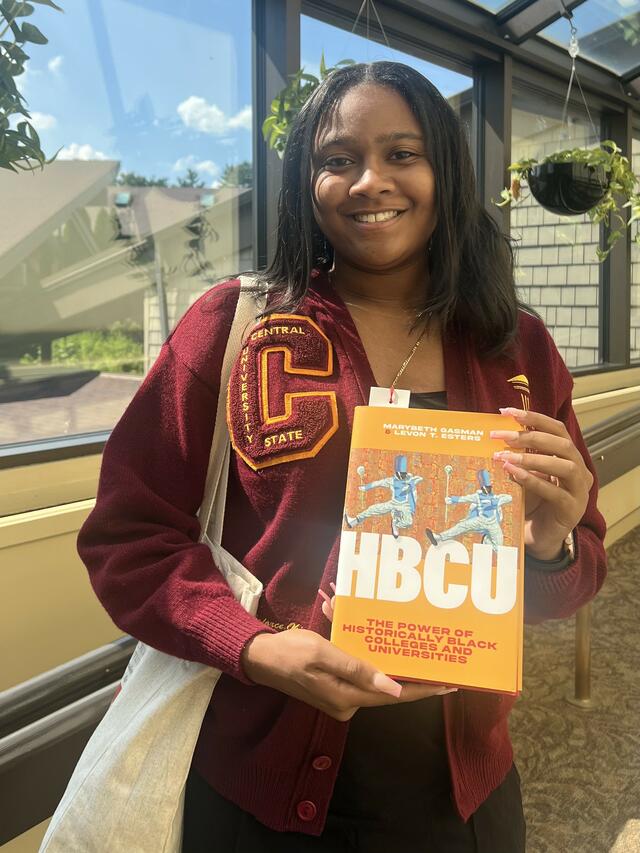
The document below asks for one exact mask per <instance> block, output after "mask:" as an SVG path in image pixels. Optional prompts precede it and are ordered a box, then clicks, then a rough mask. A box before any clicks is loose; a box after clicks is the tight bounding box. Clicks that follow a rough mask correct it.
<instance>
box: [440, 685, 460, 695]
mask: <svg viewBox="0 0 640 853" xmlns="http://www.w3.org/2000/svg"><path fill="white" fill-rule="evenodd" d="M458 690H459V688H458V687H447V689H446V690H441V691H440V696H444V695H445V693H457V692H458Z"/></svg>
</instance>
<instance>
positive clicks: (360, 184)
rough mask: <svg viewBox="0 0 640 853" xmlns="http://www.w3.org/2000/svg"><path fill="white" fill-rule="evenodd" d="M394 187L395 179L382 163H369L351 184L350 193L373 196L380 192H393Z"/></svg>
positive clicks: (353, 195)
mask: <svg viewBox="0 0 640 853" xmlns="http://www.w3.org/2000/svg"><path fill="white" fill-rule="evenodd" d="M393 189H394V183H393V180H392V178H391V176H390V175H389V174H388V173H387V172H386V170H385V169H384V168H383V166H382V164H380V165H378V164H375V163H369V164H368V165H364V166H363V168H362V171H361V172H360V174H359V175H358V177H357V178H356V180H355V181H354V182H353V183H352V184H351V187H350V188H349V195H350V196H352V197H356V196H360V195H364V196H367V197H373V196H376V195H380V193H384V192H391V191H392V190H393Z"/></svg>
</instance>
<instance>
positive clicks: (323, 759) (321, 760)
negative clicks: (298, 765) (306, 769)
mask: <svg viewBox="0 0 640 853" xmlns="http://www.w3.org/2000/svg"><path fill="white" fill-rule="evenodd" d="M332 764H333V761H332V760H331V759H330V758H329V756H328V755H318V756H317V757H316V758H314V759H313V761H312V763H311V766H312V767H313V769H314V770H328V769H329V768H330V767H331V765H332Z"/></svg>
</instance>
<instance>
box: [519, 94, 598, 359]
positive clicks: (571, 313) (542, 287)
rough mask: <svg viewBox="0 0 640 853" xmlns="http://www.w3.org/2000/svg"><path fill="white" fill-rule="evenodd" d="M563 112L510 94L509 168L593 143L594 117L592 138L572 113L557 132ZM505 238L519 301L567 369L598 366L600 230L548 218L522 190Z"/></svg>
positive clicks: (579, 221)
mask: <svg viewBox="0 0 640 853" xmlns="http://www.w3.org/2000/svg"><path fill="white" fill-rule="evenodd" d="M562 106H563V105H562V102H557V103H556V102H554V101H553V100H552V99H551V98H543V97H542V96H541V95H539V94H537V93H533V92H529V91H526V90H524V89H523V88H518V89H517V90H514V95H513V115H512V152H511V158H512V160H513V161H514V162H515V161H516V160H521V159H523V158H525V157H526V158H528V157H535V158H536V159H538V160H540V159H542V157H544V156H546V155H547V154H551V153H553V152H554V151H561V150H563V149H565V148H573V147H576V146H594V145H596V144H597V142H598V140H599V133H600V127H599V122H600V117H599V115H598V114H597V113H596V112H595V111H593V110H592V111H591V116H592V118H593V121H594V123H595V126H596V134H595V135H594V132H593V130H592V128H591V123H590V121H589V119H588V117H587V116H586V115H584V114H582V113H581V112H578V111H577V110H573V109H570V110H569V113H568V116H567V124H565V125H563V124H562V121H561V119H562ZM511 233H512V236H513V237H514V238H515V239H516V240H517V245H518V251H517V271H516V283H517V285H518V287H519V290H520V296H521V298H522V299H523V300H524V301H525V302H526V303H528V304H529V305H531V307H532V308H534V309H535V310H536V311H537V312H538V313H539V314H540V315H541V317H542V319H543V320H544V321H545V323H546V325H547V327H548V329H549V331H550V332H551V334H552V335H553V338H554V340H555V342H556V344H557V345H558V348H559V350H560V352H561V354H562V357H563V358H564V360H565V361H566V363H567V365H568V366H569V367H578V366H583V365H593V364H597V363H598V362H599V360H600V354H599V344H600V333H599V309H598V305H599V299H600V272H601V266H600V264H599V263H598V261H597V258H596V254H595V252H596V248H597V246H598V240H599V233H600V226H599V225H594V224H592V223H591V221H590V219H589V217H588V215H586V214H585V215H583V216H572V217H564V216H556V215H555V214H553V213H548V212H547V211H546V210H543V209H542V207H540V205H539V204H538V203H537V202H536V201H535V200H534V199H533V197H532V196H531V194H530V193H529V190H528V189H527V188H523V193H522V199H521V201H520V202H519V203H518V204H516V205H512V209H511Z"/></svg>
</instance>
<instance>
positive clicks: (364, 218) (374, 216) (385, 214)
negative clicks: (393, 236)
mask: <svg viewBox="0 0 640 853" xmlns="http://www.w3.org/2000/svg"><path fill="white" fill-rule="evenodd" d="M398 213H399V211H398V210H383V211H382V212H381V213H356V214H355V215H354V217H353V218H354V219H355V220H356V222H386V221H387V219H393V218H394V217H395V216H397V215H398Z"/></svg>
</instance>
